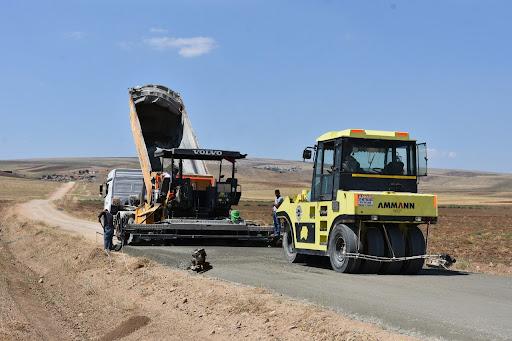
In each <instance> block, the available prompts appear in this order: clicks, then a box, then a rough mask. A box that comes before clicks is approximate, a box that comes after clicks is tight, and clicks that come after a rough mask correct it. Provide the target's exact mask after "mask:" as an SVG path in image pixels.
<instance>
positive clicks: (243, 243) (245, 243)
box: [130, 239, 281, 248]
mask: <svg viewBox="0 0 512 341" xmlns="http://www.w3.org/2000/svg"><path fill="white" fill-rule="evenodd" d="M130 245H131V246H198V247H199V246H229V247H259V248H261V247H281V244H280V241H267V240H256V241H254V240H232V239H179V240H163V241H150V242H147V241H142V240H140V241H135V242H132V243H130Z"/></svg>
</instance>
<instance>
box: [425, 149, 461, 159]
mask: <svg viewBox="0 0 512 341" xmlns="http://www.w3.org/2000/svg"><path fill="white" fill-rule="evenodd" d="M427 153H428V158H429V159H455V158H456V157H457V153H456V152H453V151H446V150H438V149H435V148H428V149H427Z"/></svg>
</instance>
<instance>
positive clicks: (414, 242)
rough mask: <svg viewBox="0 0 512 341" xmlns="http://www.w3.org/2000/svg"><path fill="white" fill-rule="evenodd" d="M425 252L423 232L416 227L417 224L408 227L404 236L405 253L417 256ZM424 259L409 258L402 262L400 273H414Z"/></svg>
mask: <svg viewBox="0 0 512 341" xmlns="http://www.w3.org/2000/svg"><path fill="white" fill-rule="evenodd" d="M424 254H425V238H424V237H423V233H422V232H421V230H420V229H419V228H418V226H414V227H410V228H409V229H408V230H407V236H406V238H405V255H406V256H407V257H410V256H419V255H424ZM424 262H425V259H423V258H418V259H411V260H407V261H405V262H404V266H403V268H402V273H404V274H407V275H415V274H417V273H418V272H419V271H420V270H421V269H422V268H423V263H424Z"/></svg>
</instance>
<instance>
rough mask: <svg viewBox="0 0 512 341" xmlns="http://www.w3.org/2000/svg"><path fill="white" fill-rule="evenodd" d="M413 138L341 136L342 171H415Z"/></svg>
mask: <svg viewBox="0 0 512 341" xmlns="http://www.w3.org/2000/svg"><path fill="white" fill-rule="evenodd" d="M415 152H416V143H415V142H414V141H394V140H368V139H353V138H351V139H345V140H344V141H343V149H342V167H341V168H342V169H341V171H342V172H343V173H360V174H382V175H416V162H415V160H416V157H415Z"/></svg>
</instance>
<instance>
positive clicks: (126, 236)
mask: <svg viewBox="0 0 512 341" xmlns="http://www.w3.org/2000/svg"><path fill="white" fill-rule="evenodd" d="M134 223H135V219H134V218H133V217H129V218H128V221H127V222H126V225H130V224H134ZM123 236H124V241H123V244H124V245H130V244H131V243H133V241H134V240H133V236H132V235H131V234H130V233H128V232H125V231H124V226H123Z"/></svg>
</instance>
